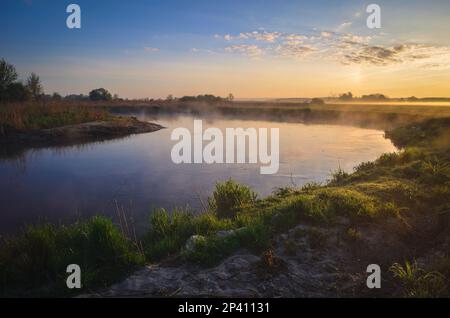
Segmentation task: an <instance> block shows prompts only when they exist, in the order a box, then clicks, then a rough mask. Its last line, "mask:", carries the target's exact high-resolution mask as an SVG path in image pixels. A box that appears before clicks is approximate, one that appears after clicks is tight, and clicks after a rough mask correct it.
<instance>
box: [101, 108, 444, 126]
mask: <svg viewBox="0 0 450 318" xmlns="http://www.w3.org/2000/svg"><path fill="white" fill-rule="evenodd" d="M97 107H98V109H102V110H105V111H108V112H112V113H116V114H130V113H136V112H141V113H143V114H150V115H151V114H156V115H157V114H171V115H174V116H175V115H176V114H186V113H188V114H194V115H201V116H222V117H223V116H226V117H229V118H238V119H248V120H255V119H262V120H268V121H274V122H276V121H278V122H292V123H295V122H297V123H311V124H313V123H316V124H344V125H353V126H358V127H365V128H377V129H385V130H390V129H393V128H395V127H398V126H402V125H407V124H409V123H413V122H421V121H424V120H428V119H431V118H442V117H450V107H449V106H434V105H417V104H411V105H378V104H373V103H370V104H321V105H315V104H310V103H298V102H297V103H286V102H285V103H282V102H278V103H275V102H252V101H249V102H241V101H237V102H217V103H200V102H184V103H183V102H178V101H173V102H165V101H161V102H157V101H155V102H148V103H145V102H140V103H139V102H129V103H119V102H118V103H110V104H98V105H97Z"/></svg>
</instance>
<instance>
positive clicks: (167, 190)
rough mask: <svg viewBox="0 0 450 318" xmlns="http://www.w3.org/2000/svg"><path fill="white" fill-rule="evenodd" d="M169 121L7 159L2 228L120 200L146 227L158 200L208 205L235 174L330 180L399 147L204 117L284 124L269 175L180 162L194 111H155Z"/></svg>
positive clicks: (105, 210)
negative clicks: (175, 132) (175, 133)
mask: <svg viewBox="0 0 450 318" xmlns="http://www.w3.org/2000/svg"><path fill="white" fill-rule="evenodd" d="M141 118H142V119H147V120H152V121H156V122H157V123H158V124H161V125H163V126H165V127H168V128H167V129H163V130H160V131H157V132H153V133H148V134H142V135H135V136H131V137H128V138H123V139H118V140H110V141H106V142H98V143H93V144H85V145H72V146H69V147H56V148H55V147H50V148H35V149H31V150H29V149H28V150H27V149H22V150H21V152H20V155H19V156H7V157H6V158H5V157H4V158H3V159H0V176H1V179H0V207H1V213H0V232H3V233H4V232H14V231H16V230H17V228H19V227H20V226H21V225H22V224H24V223H34V222H36V221H38V220H39V219H45V220H49V221H52V222H59V221H61V222H70V221H73V220H74V219H76V218H77V217H80V216H89V215H93V214H105V215H108V216H111V217H115V216H116V206H115V205H116V202H117V204H118V205H119V206H121V207H124V209H125V210H127V213H128V214H129V215H133V217H134V219H135V220H136V225H137V230H138V231H140V230H142V229H143V228H145V225H146V221H147V217H148V214H149V212H150V210H151V208H152V207H165V208H171V207H174V206H184V205H186V204H188V205H190V206H192V207H194V208H196V209H198V210H201V200H200V199H202V200H203V201H205V199H206V197H207V196H208V195H209V194H210V192H211V190H212V188H213V187H214V184H215V182H217V181H222V180H226V179H228V178H230V177H232V178H234V179H236V180H238V181H239V182H243V183H246V184H249V185H250V186H252V187H253V188H254V189H255V190H256V191H257V192H259V193H260V194H261V195H267V194H269V193H270V192H271V191H272V190H273V189H274V188H276V187H280V186H289V185H296V186H300V185H302V184H305V183H307V182H309V181H317V182H324V181H326V180H327V178H329V173H330V171H331V170H335V169H337V168H338V167H341V168H342V169H344V170H347V171H351V170H352V169H353V167H354V166H356V165H357V164H359V163H360V162H363V161H369V160H374V159H376V158H377V157H378V156H379V155H380V154H381V153H384V152H392V151H395V150H396V149H395V147H394V146H393V145H392V143H391V142H390V141H389V140H387V139H385V138H384V137H383V135H384V133H383V132H382V131H380V130H374V129H364V128H356V127H348V126H337V125H318V124H313V125H305V124H299V123H286V122H275V121H264V120H239V119H236V118H211V117H210V118H201V119H203V124H204V129H206V128H207V127H217V128H220V129H223V130H224V129H225V128H227V127H235V128H237V127H242V128H247V127H254V128H260V127H264V128H271V127H274V128H279V129H280V169H279V171H278V173H277V174H275V175H261V174H260V173H259V167H260V165H259V164H221V165H206V164H183V165H175V164H173V163H172V161H171V158H170V151H171V148H172V146H173V144H174V143H175V142H173V141H171V140H170V134H171V131H172V129H174V128H176V127H187V128H189V129H191V131H192V128H193V120H194V117H193V116H191V115H181V116H175V117H174V116H164V115H158V116H157V117H155V115H151V116H150V115H149V117H148V116H142V117H141Z"/></svg>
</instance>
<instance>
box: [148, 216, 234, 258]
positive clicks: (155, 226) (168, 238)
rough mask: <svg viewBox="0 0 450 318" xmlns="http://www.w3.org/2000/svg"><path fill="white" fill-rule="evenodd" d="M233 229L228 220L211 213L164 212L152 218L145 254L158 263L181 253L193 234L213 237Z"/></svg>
mask: <svg viewBox="0 0 450 318" xmlns="http://www.w3.org/2000/svg"><path fill="white" fill-rule="evenodd" d="M230 228H231V222H230V221H229V220H219V219H218V218H217V217H216V216H215V215H212V214H201V215H195V214H194V213H193V211H191V210H189V209H186V210H181V209H175V210H174V211H172V212H171V213H169V212H167V211H166V210H164V209H160V210H157V211H155V212H153V213H152V214H151V216H150V229H149V231H148V233H147V234H146V236H145V238H144V249H145V254H146V256H147V258H148V259H149V260H152V261H155V260H158V259H161V258H163V257H166V256H169V255H171V254H173V253H176V252H178V251H179V250H180V249H181V248H182V247H183V246H184V244H185V243H186V241H187V240H188V239H189V237H191V236H192V235H211V234H213V233H215V232H217V231H219V230H226V229H230Z"/></svg>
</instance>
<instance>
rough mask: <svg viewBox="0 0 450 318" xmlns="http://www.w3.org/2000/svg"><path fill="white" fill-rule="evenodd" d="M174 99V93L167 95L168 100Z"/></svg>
mask: <svg viewBox="0 0 450 318" xmlns="http://www.w3.org/2000/svg"><path fill="white" fill-rule="evenodd" d="M173 100H174V98H173V95H172V94H169V95H167V97H166V101H168V102H171V101H173Z"/></svg>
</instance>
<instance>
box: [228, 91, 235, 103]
mask: <svg viewBox="0 0 450 318" xmlns="http://www.w3.org/2000/svg"><path fill="white" fill-rule="evenodd" d="M227 99H228V101H229V102H232V101H234V95H233V94H231V93H230V94H228V97H227Z"/></svg>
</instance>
